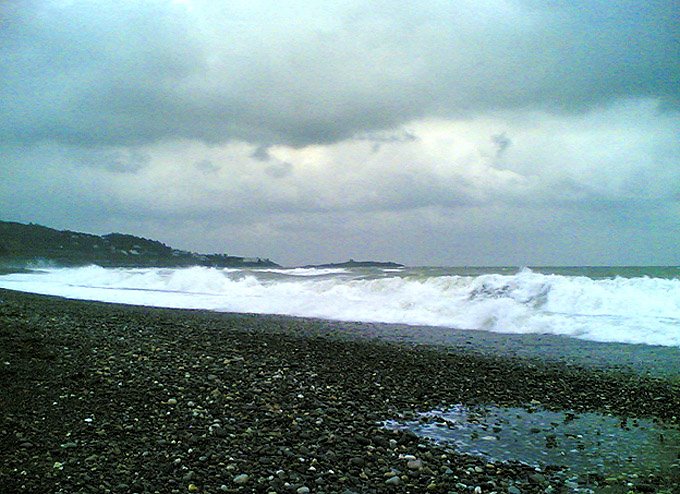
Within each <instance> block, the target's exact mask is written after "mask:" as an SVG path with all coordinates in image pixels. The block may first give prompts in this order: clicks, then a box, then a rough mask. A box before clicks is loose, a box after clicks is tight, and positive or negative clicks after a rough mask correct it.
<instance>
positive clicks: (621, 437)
mask: <svg viewBox="0 0 680 494" xmlns="http://www.w3.org/2000/svg"><path fill="white" fill-rule="evenodd" d="M407 419H408V417H405V420H404V421H402V422H397V421H389V422H387V423H386V426H387V427H388V428H390V429H409V430H411V431H413V432H414V433H416V434H417V435H419V436H423V437H428V438H430V439H433V440H435V441H438V442H443V443H446V444H449V445H451V446H453V447H454V448H455V449H456V450H457V451H458V452H460V453H466V454H471V455H477V456H481V457H484V458H486V459H487V460H490V461H520V462H522V463H526V464H528V465H532V466H535V467H539V468H544V467H546V466H548V465H558V466H563V467H566V469H567V470H566V471H567V472H569V475H570V476H571V477H572V478H571V482H568V485H570V486H571V487H572V490H573V491H581V492H587V491H588V489H584V490H582V489H581V487H583V486H586V485H589V484H590V483H591V482H590V481H589V480H588V479H591V478H592V477H593V475H597V476H599V477H600V479H601V480H602V479H609V481H610V482H611V481H612V480H613V478H619V479H623V478H626V477H629V478H630V477H633V478H635V477H639V476H642V475H647V474H649V473H653V474H655V475H660V476H662V477H668V476H669V475H671V476H675V475H678V472H677V468H678V462H679V461H680V460H679V458H680V457H679V454H680V432H679V431H678V430H677V429H672V428H666V427H663V426H662V425H660V424H657V423H654V422H652V421H650V420H643V419H633V418H629V419H621V418H619V417H613V416H608V415H601V414H597V413H578V414H577V413H574V412H569V411H564V412H552V411H549V410H545V409H543V408H540V407H530V408H528V409H523V408H504V407H493V406H485V407H466V406H464V405H454V406H453V407H451V408H449V409H447V410H434V411H431V412H427V413H422V414H419V415H417V416H413V417H411V420H407ZM579 484H580V485H579Z"/></svg>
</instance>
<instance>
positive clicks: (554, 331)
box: [0, 266, 680, 347]
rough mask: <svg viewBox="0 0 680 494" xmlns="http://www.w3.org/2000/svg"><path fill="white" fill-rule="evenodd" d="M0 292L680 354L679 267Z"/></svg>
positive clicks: (153, 274)
mask: <svg viewBox="0 0 680 494" xmlns="http://www.w3.org/2000/svg"><path fill="white" fill-rule="evenodd" d="M0 287H3V288H8V289H13V290H19V291H26V292H33V293H41V294H49V295H58V296H63V297H68V298H75V299H85V300H98V301H105V302H119V303H127V304H136V305H147V306H157V307H173V308H192V309H208V310H214V311H225V312H247V313H261V314H283V315H293V316H305V317H316V318H322V319H328V320H339V321H359V322H373V323H397V324H406V325H413V326H430V327H432V326H434V327H441V328H455V329H463V330H466V329H473V330H482V331H489V332H495V333H515V334H550V335H562V336H566V337H570V338H578V339H582V340H591V341H598V342H620V343H638V344H644V345H663V346H669V347H680V267H647V268H643V267H575V268H563V267H559V268H532V269H529V268H442V267H418V268H411V267H408V268H400V269H381V268H361V269H354V268H353V269H341V268H338V269H317V268H289V269H285V268H282V269H229V268H209V267H198V266H196V267H188V268H102V267H99V266H87V267H78V268H35V269H30V270H27V271H24V272H21V273H11V274H5V275H2V276H0Z"/></svg>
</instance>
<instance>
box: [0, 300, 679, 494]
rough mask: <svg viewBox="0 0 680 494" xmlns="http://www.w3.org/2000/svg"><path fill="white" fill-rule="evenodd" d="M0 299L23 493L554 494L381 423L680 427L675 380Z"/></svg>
mask: <svg viewBox="0 0 680 494" xmlns="http://www.w3.org/2000/svg"><path fill="white" fill-rule="evenodd" d="M0 300H1V301H2V302H1V303H0V322H1V326H0V331H2V332H1V333H0V337H1V338H2V345H0V356H1V357H2V358H1V359H0V361H1V362H0V364H1V365H0V417H2V425H1V427H0V433H1V434H2V437H1V438H0V439H1V440H2V443H3V444H5V445H7V446H6V447H5V448H2V453H0V455H1V456H0V465H1V466H0V485H4V486H10V487H11V488H12V490H14V491H17V492H64V493H66V492H68V493H71V492H178V493H183V492H278V493H284V492H298V493H304V492H326V493H331V492H347V493H349V492H356V493H359V492H413V493H417V492H464V491H465V490H464V489H463V487H461V486H462V485H465V486H466V488H467V487H470V489H471V490H474V488H475V487H480V490H481V492H491V491H493V490H495V491H497V492H499V493H500V492H515V491H519V492H521V493H534V492H535V493H539V492H541V493H544V492H546V489H548V488H549V487H550V488H552V492H561V490H563V489H564V477H563V476H562V475H560V472H559V471H558V470H554V471H553V470H550V469H546V471H542V472H540V473H538V474H537V472H536V470H535V469H534V468H532V467H529V466H527V465H522V464H519V463H489V462H487V461H485V460H483V459H480V458H476V457H472V456H465V455H459V454H457V453H456V452H453V451H451V450H449V449H447V448H444V447H443V446H441V445H435V444H432V443H427V442H425V441H423V440H422V439H420V438H418V437H416V436H415V435H413V434H412V433H409V432H408V431H388V430H386V429H384V428H382V426H381V423H382V422H383V421H385V420H389V419H395V418H397V417H403V416H404V415H405V414H406V415H409V414H414V413H416V412H420V411H427V410H430V409H432V408H436V407H438V406H442V405H452V404H456V403H464V404H470V405H473V404H479V403H482V404H485V403H492V404H495V405H502V406H519V407H521V406H528V405H529V404H531V403H539V402H540V404H541V405H542V406H544V407H545V408H547V409H553V410H574V411H576V412H586V411H592V412H600V413H612V414H614V415H616V416H621V417H648V418H651V419H656V420H659V421H662V422H664V423H667V424H669V425H670V426H671V427H676V428H677V426H678V424H679V420H680V419H679V417H677V410H680V392H679V388H678V381H677V379H668V378H665V377H663V376H656V375H654V376H650V375H647V374H643V373H634V372H630V370H629V369H628V370H623V369H620V368H612V367H606V366H604V367H603V366H600V367H586V366H582V365H576V364H574V363H565V362H562V361H560V360H559V359H540V358H538V357H536V356H531V358H528V357H526V356H521V355H515V356H508V355H498V354H494V353H493V352H480V351H477V350H476V349H474V348H473V349H467V350H466V348H465V344H464V343H463V344H462V345H459V346H452V347H450V348H448V349H447V350H445V351H443V350H442V348H439V349H438V348H435V347H433V346H431V345H419V344H417V342H415V343H414V342H412V341H411V342H409V341H404V342H402V343H401V344H399V343H398V342H394V341H392V342H390V341H384V338H383V339H382V340H380V339H379V338H378V337H377V336H375V335H373V336H375V337H374V338H370V339H367V338H361V337H358V336H356V335H354V336H352V335H351V334H350V333H346V334H344V335H342V336H338V335H337V334H334V333H337V330H336V329H335V328H339V327H342V326H343V325H346V326H348V327H349V326H351V325H355V326H359V325H358V323H350V324H345V323H333V324H332V325H331V326H329V325H327V324H325V323H324V322H323V321H315V320H311V319H299V318H291V317H284V316H263V315H247V314H229V313H215V312H207V311H196V310H178V309H159V308H148V307H140V306H124V305H116V304H106V303H100V302H85V301H75V300H66V299H61V298H58V297H50V296H42V295H32V294H26V293H20V292H13V291H8V290H0ZM329 328H330V329H329ZM476 344H479V345H482V346H483V345H484V343H483V342H479V341H478V342H477V343H476ZM476 344H475V345H476ZM432 345H434V343H432ZM475 345H471V346H475ZM400 455H401V458H400ZM405 455H415V456H417V457H418V459H419V460H421V462H422V465H421V466H420V468H410V467H408V466H407V461H408V460H404V456H405ZM395 471H396V472H398V475H396V476H395V475H392V474H391V473H390V472H395ZM676 473H677V471H676ZM244 476H247V477H244ZM394 478H396V479H397V480H395V481H393V482H392V483H388V482H390V481H391V480H392V479H394ZM678 479H680V476H679V477H678ZM678 479H675V480H678ZM596 480H597V479H596ZM601 480H602V479H601ZM628 480H630V479H628ZM669 481H671V482H672V481H674V480H673V479H670V480H669V479H668V478H661V477H660V476H656V477H654V476H653V477H649V478H641V479H638V480H634V481H633V482H637V484H639V485H638V487H640V486H642V487H641V489H643V488H646V487H650V486H651V487H652V488H658V489H670V488H671V487H670V486H672V485H673V484H670V483H668V482H669ZM645 486H646V487H645ZM614 487H616V486H614ZM305 488H306V489H309V490H308V491H307V490H305ZM549 492H550V491H549ZM611 492H618V491H611ZM649 492H663V491H662V490H657V491H654V490H652V491H649ZM667 492H672V491H671V490H668V491H667Z"/></svg>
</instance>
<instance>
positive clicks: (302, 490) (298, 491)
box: [296, 485, 309, 494]
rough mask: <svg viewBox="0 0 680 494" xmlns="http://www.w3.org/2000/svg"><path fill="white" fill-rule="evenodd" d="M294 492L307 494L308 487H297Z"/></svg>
mask: <svg viewBox="0 0 680 494" xmlns="http://www.w3.org/2000/svg"><path fill="white" fill-rule="evenodd" d="M296 492H297V494H309V487H307V486H305V485H303V486H302V487H298V489H297V491H296Z"/></svg>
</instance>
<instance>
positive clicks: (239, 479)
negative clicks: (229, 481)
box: [234, 473, 250, 485]
mask: <svg viewBox="0 0 680 494" xmlns="http://www.w3.org/2000/svg"><path fill="white" fill-rule="evenodd" d="M249 478H250V477H249V476H248V474H245V473H241V474H239V475H237V476H236V477H234V483H235V484H239V485H243V484H245V483H246V482H248V479H249Z"/></svg>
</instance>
